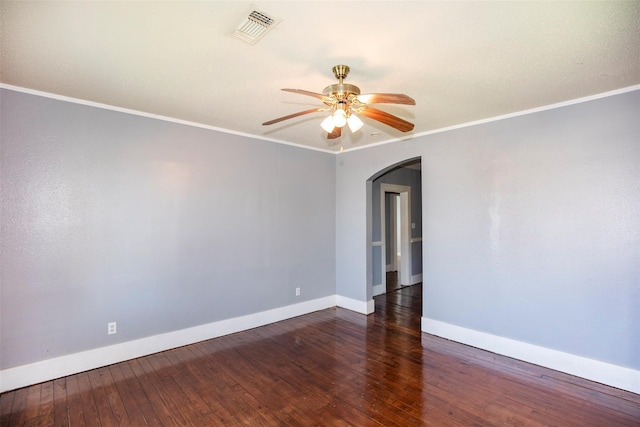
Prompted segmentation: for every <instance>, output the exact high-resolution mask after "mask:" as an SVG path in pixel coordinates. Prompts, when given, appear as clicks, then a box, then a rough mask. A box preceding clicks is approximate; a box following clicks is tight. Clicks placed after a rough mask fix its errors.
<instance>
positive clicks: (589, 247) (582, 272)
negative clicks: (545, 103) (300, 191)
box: [336, 91, 640, 369]
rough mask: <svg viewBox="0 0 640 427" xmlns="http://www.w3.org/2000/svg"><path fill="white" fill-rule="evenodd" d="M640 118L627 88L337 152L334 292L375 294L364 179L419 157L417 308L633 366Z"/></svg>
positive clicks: (639, 354) (638, 328) (637, 331)
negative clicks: (420, 294) (420, 281)
mask: <svg viewBox="0 0 640 427" xmlns="http://www.w3.org/2000/svg"><path fill="white" fill-rule="evenodd" d="M638 117H640V91H633V92H627V93H623V94H618V95H615V96H610V97H606V98H601V99H597V100H591V101H589V102H584V103H580V104H576V105H571V106H565V107H562V108H556V109H552V110H547V111H543V112H538V113H534V114H528V115H524V116H519V117H514V118H510V119H504V120H500V121H495V122H491V123H486V124H481V125H476V126H472V127H467V128H462V129H458V130H452V131H449V132H443V133H438V134H433V135H428V136H422V137H418V138H414V139H412V140H409V141H403V142H401V143H396V144H389V145H382V146H378V147H372V148H370V149H367V150H358V151H352V152H347V153H344V154H343V155H341V156H339V157H338V159H337V169H336V175H337V199H336V210H337V214H336V220H337V223H336V240H337V258H336V263H337V265H336V270H337V282H336V286H337V293H338V294H339V295H345V296H349V297H351V298H355V299H358V300H361V301H367V300H368V299H370V298H371V287H370V286H369V287H368V286H367V283H366V277H367V268H368V264H367V263H368V262H369V263H370V262H371V260H370V259H369V260H367V251H366V245H367V230H366V221H365V219H366V218H367V215H368V214H367V207H368V206H370V205H371V203H370V201H367V197H366V194H367V191H366V190H367V185H366V180H367V179H368V178H369V177H371V176H372V175H373V174H375V173H376V172H378V171H380V170H382V169H384V168H386V167H388V166H389V165H392V164H396V163H398V162H400V161H403V160H406V159H410V158H415V157H421V158H422V174H423V175H422V178H423V180H422V182H423V188H422V215H423V239H424V242H423V251H424V254H423V262H424V264H423V266H424V275H423V278H424V283H425V285H424V286H425V287H424V304H423V316H424V317H426V318H430V319H434V320H439V321H442V322H447V323H450V324H453V325H457V326H461V327H465V328H469V329H474V330H477V331H482V332H487V333H490V334H495V335H498V336H502V337H507V338H511V339H515V340H519V341H522V342H527V343H531V344H534V345H538V346H542V347H546V348H550V349H555V350H559V351H563V352H567V353H571V354H575V355H578V356H584V357H588V358H591V359H595V360H601V361H604V362H609V363H613V364H617V365H620V366H625V367H630V368H633V369H639V368H640V321H639V320H640V120H638ZM350 254H355V255H354V256H350Z"/></svg>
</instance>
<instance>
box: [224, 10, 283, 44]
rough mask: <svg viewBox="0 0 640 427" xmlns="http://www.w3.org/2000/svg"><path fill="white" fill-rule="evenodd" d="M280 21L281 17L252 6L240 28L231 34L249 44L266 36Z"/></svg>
mask: <svg viewBox="0 0 640 427" xmlns="http://www.w3.org/2000/svg"><path fill="white" fill-rule="evenodd" d="M279 22H280V18H277V17H275V16H273V15H271V14H269V13H267V12H265V11H264V10H260V9H258V8H256V7H252V8H251V9H250V10H249V14H248V16H247V17H246V18H244V20H243V21H242V22H241V23H240V25H238V28H236V29H235V31H234V32H233V33H232V34H231V37H235V38H237V39H240V40H242V41H244V42H247V43H249V44H254V43H256V42H257V41H258V40H260V39H261V38H262V37H264V36H265V35H266V34H267V33H268V32H269V30H271V29H272V28H273V27H275V26H276V25H278V23H279Z"/></svg>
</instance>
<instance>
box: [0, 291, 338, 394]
mask: <svg viewBox="0 0 640 427" xmlns="http://www.w3.org/2000/svg"><path fill="white" fill-rule="evenodd" d="M335 306H336V295H331V296H328V297H324V298H318V299H315V300H311V301H305V302H301V303H298V304H292V305H288V306H285V307H279V308H275V309H272V310H267V311H263V312H260V313H254V314H250V315H246V316H241V317H235V318H232V319H226V320H221V321H218V322H213V323H209V324H206V325H200V326H194V327H192V328H187V329H182V330H179V331H174V332H167V333H164V334H159V335H154V336H151V337H146V338H141V339H137V340H133V341H127V342H124V343H120V344H114V345H110V346H107V347H101V348H96V349H93V350H87V351H82V352H80V353H74V354H69V355H66V356H60V357H56V358H53V359H48V360H43V361H40V362H35V363H30V364H28V365H22V366H17V367H15V368H9V369H4V370H2V371H0V392H5V391H9V390H15V389H17V388H21V387H26V386H29V385H32V384H38V383H41V382H44V381H50V380H52V379H55V378H60V377H64V376H67V375H73V374H77V373H79V372H83V371H88V370H90V369H95V368H99V367H102V366H107V365H111V364H114V363H119V362H122V361H125V360H130V359H135V358H137V357H142V356H146V355H149V354H153V353H157V352H160V351H165V350H170V349H172V348H177V347H181V346H184V345H188V344H193V343H196V342H200V341H204V340H208V339H211V338H217V337H220V336H223V335H228V334H233V333H235V332H240V331H245V330H247V329H252V328H256V327H258V326H264V325H268V324H270V323H274V322H279V321H281V320H285V319H290V318H292V317H297V316H301V315H303V314H307V313H312V312H314V311H318V310H324V309H326V308H330V307H335Z"/></svg>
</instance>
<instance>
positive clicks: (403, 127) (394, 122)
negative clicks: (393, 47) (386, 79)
mask: <svg viewBox="0 0 640 427" xmlns="http://www.w3.org/2000/svg"><path fill="white" fill-rule="evenodd" d="M333 74H334V75H335V76H336V79H338V83H337V84H332V85H329V86H327V87H326V88H324V90H323V91H322V93H315V92H309V91H307V90H302V89H282V90H284V91H285V92H293V93H298V94H300V95H307V96H312V97H314V98H318V99H320V100H321V101H322V102H323V103H324V106H323V107H318V108H311V109H309V110H305V111H299V112H297V113H293V114H289V115H288V116H283V117H279V118H277V119H273V120H269V121H268V122H264V123H263V124H262V125H263V126H267V125H272V124H274V123H279V122H282V121H284V120H289V119H293V118H294V117H298V116H302V115H305V114H310V113H318V112H322V111H330V112H331V114H330V115H329V116H328V117H327V118H326V119H324V120H323V122H322V123H321V124H320V126H322V128H323V129H324V130H325V131H326V132H327V138H328V139H335V138H338V137H340V136H341V135H342V128H343V127H344V126H345V125H348V126H349V129H351V131H352V132H357V131H358V130H359V129H360V128H361V127H362V126H363V125H364V123H362V120H360V118H359V117H358V116H357V115H356V114H359V115H361V116H364V117H368V118H370V119H373V120H377V121H379V122H380V123H384V124H385V125H388V126H391V127H392V128H394V129H397V130H399V131H401V132H409V131H410V130H412V129H413V123H410V122H408V121H406V120H403V119H401V118H400V117H397V116H394V115H392V114H389V113H387V112H384V111H382V110H378V109H376V108H373V107H370V106H369V104H404V105H416V101H414V100H413V98H411V97H409V96H407V95H403V94H400V93H367V94H360V88H359V87H357V86H354V85H351V84H348V83H344V82H343V81H344V79H345V78H346V77H347V74H349V67H348V66H346V65H336V66H335V67H333Z"/></svg>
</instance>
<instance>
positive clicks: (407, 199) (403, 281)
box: [380, 183, 412, 290]
mask: <svg viewBox="0 0 640 427" xmlns="http://www.w3.org/2000/svg"><path fill="white" fill-rule="evenodd" d="M385 193H398V194H400V216H401V218H400V226H401V229H400V252H401V253H402V254H403V256H402V257H401V258H400V266H399V269H398V283H400V285H402V286H409V285H411V274H412V273H411V187H409V186H406V185H397V184H386V183H380V228H381V230H380V231H381V233H380V234H381V236H380V237H381V241H382V256H383V259H382V262H381V263H380V264H381V269H382V271H381V273H382V289H385V290H386V288H387V259H386V256H387V242H386V234H387V233H386V231H387V230H386V227H387V225H386V209H385V206H386V197H385ZM404 254H406V255H404ZM394 256H395V254H394Z"/></svg>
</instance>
